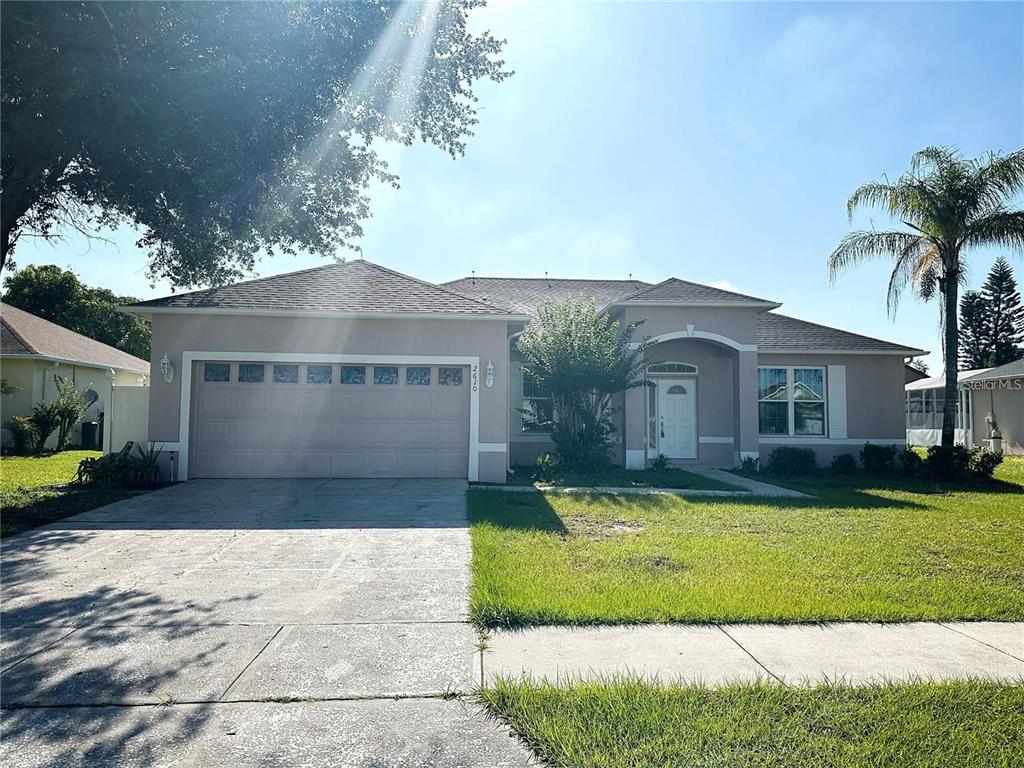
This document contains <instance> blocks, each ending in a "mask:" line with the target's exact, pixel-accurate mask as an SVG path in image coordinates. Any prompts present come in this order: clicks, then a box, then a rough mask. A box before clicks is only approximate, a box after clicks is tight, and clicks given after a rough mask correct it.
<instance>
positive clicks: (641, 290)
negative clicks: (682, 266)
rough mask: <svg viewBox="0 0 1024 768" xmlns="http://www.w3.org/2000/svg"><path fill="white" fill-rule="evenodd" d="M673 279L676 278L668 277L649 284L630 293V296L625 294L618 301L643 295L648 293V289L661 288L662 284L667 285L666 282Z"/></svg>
mask: <svg viewBox="0 0 1024 768" xmlns="http://www.w3.org/2000/svg"><path fill="white" fill-rule="evenodd" d="M672 280H675V278H674V277H666V278H665V279H664V280H662V281H661V282H660V283H655V284H654V285H648V286H647V287H646V288H641V289H640V290H639V291H637V292H636V293H631V294H629V296H623V297H622V298H621V299H618V301H629V300H630V299H633V298H636V297H637V296H641V295H643V294H645V293H647V292H648V291H653V290H654V289H655V288H660V287H661V286H663V285H665V284H666V283H668V282H670V281H672Z"/></svg>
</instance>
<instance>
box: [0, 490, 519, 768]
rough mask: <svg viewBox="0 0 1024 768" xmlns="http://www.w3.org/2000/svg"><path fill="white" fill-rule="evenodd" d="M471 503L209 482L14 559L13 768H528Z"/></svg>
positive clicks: (10, 607) (120, 512)
mask: <svg viewBox="0 0 1024 768" xmlns="http://www.w3.org/2000/svg"><path fill="white" fill-rule="evenodd" d="M465 486H466V484H465V483H464V482H461V481H435V480H423V481H414V480H381V481H374V480H327V481H324V480H297V481H280V480H255V481H242V480H238V481H210V480H207V481H193V482H190V483H186V484H182V485H178V486H174V487H172V488H168V489H164V490H161V491H157V492H155V493H151V494H146V495H144V496H140V497H137V498H134V499H130V500H126V501H122V502H118V503H116V504H112V505H109V506H107V507H103V508H101V509H97V510H93V511H92V512H87V513H85V514H82V515H78V516H76V517H72V518H68V519H67V520H64V521H62V522H60V523H56V524H53V525H49V526H46V527H44V528H40V529H36V530H34V531H29V532H27V533H25V534H23V535H20V536H17V537H15V538H13V539H10V540H9V541H7V542H5V543H4V551H3V555H2V558H0V570H2V573H0V577H2V585H3V605H2V618H0V623H2V633H0V668H2V675H0V696H2V703H3V707H4V708H5V711H4V712H3V738H2V744H0V763H2V764H3V765H5V766H12V767H13V766H28V765H86V764H87V765H90V766H98V765H118V766H125V765H140V766H141V765H146V766H161V765H209V766H220V765H224V766H229V765H230V766H232V768H235V767H237V766H250V765H252V766H256V765H259V766H268V765H289V766H292V765H309V766H321V765H323V766H327V765H330V766H342V765H343V766H350V765H351V766H389V765H403V766H421V765H422V766H428V765H439V766H440V765H443V766H477V765H479V766H484V765H486V766H506V765H507V766H518V765H525V764H526V763H527V755H526V752H525V751H524V750H523V749H522V748H521V747H520V746H519V745H518V743H517V741H516V740H515V739H514V738H510V735H509V733H508V731H507V730H506V729H504V728H503V727H501V726H499V725H497V724H496V723H494V722H492V721H491V720H489V719H488V718H487V717H486V716H485V715H484V714H483V713H482V712H481V711H480V710H479V709H478V708H477V707H476V705H475V704H473V703H472V702H471V701H460V700H458V699H457V698H454V697H455V696H456V695H457V694H461V693H467V692H469V691H471V690H472V688H473V686H474V684H475V683H476V682H477V681H479V679H480V670H479V657H480V654H479V652H478V649H477V641H476V634H475V632H474V631H473V629H472V628H471V627H470V626H469V625H468V624H467V623H466V602H467V588H468V584H469V569H468V564H469V534H468V530H467V521H466V512H465Z"/></svg>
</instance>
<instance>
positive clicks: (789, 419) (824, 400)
mask: <svg viewBox="0 0 1024 768" xmlns="http://www.w3.org/2000/svg"><path fill="white" fill-rule="evenodd" d="M757 370H758V371H759V372H760V371H762V370H765V371H769V370H784V371H785V372H786V400H785V403H786V429H787V431H786V434H784V435H779V434H775V433H771V432H761V427H760V420H761V417H760V409H761V408H760V406H761V403H780V402H783V401H781V400H762V399H761V397H760V394H759V395H758V398H757V405H758V422H759V423H758V437H759V438H760V439H761V440H763V439H764V438H766V437H773V438H778V437H783V438H796V439H798V440H802V439H811V440H820V439H822V438H827V437H828V434H829V432H828V430H829V418H828V367H827V366H824V365H759V366H757ZM796 370H800V371H806V370H818V371H821V388H822V393H821V400H820V401H818V400H808V401H806V402H811V403H814V402H820V403H821V404H822V406H823V407H822V421H823V422H824V424H823V427H824V431H823V432H822V433H821V434H820V435H808V434H799V435H798V434H797V433H796V406H795V405H794V403H796V402H800V401H798V400H796V399H795V398H794V396H793V381H794V378H793V376H794V375H793V371H796Z"/></svg>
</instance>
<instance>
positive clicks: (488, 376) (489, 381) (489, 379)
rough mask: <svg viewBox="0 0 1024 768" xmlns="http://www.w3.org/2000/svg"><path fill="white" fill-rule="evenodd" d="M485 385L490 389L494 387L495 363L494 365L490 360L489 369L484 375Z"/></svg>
mask: <svg viewBox="0 0 1024 768" xmlns="http://www.w3.org/2000/svg"><path fill="white" fill-rule="evenodd" d="M484 384H486V385H487V386H488V387H493V386H494V363H492V362H491V361H490V360H488V361H487V369H486V373H485V374H484Z"/></svg>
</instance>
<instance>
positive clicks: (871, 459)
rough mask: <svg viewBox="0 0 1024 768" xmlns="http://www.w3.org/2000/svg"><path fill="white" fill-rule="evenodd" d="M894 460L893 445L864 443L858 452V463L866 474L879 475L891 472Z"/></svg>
mask: <svg viewBox="0 0 1024 768" xmlns="http://www.w3.org/2000/svg"><path fill="white" fill-rule="evenodd" d="M895 460H896V446H895V445H873V444H871V443H864V447H863V448H862V449H861V451H860V463H861V466H863V467H864V471H865V472H867V473H868V474H872V475H875V474H880V473H882V472H891V471H892V464H893V462H894V461H895Z"/></svg>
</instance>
